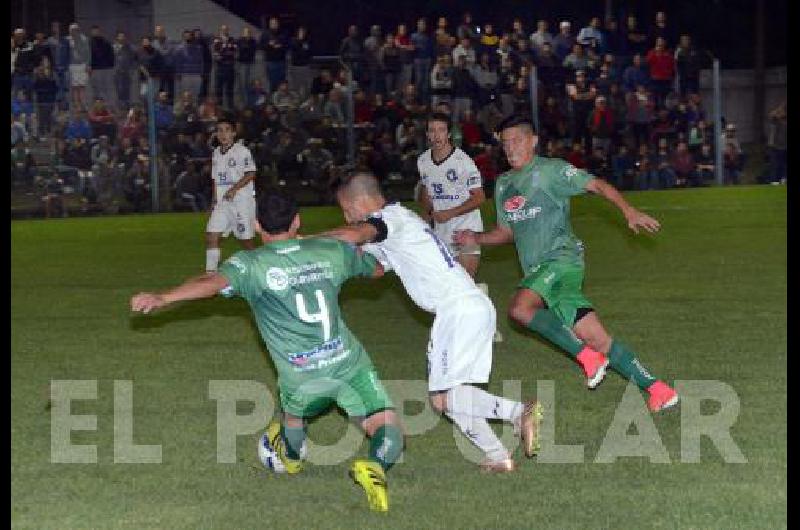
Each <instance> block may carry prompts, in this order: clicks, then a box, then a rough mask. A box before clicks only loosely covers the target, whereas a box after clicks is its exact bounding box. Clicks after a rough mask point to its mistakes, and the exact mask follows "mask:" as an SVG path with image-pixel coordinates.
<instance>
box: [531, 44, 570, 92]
mask: <svg viewBox="0 0 800 530" xmlns="http://www.w3.org/2000/svg"><path fill="white" fill-rule="evenodd" d="M536 69H537V71H538V73H539V79H540V80H541V81H542V83H543V84H544V85H545V86H546V87H547V88H548V90H550V91H551V92H556V91H558V92H560V91H561V90H563V89H564V85H563V78H564V76H563V71H564V69H563V68H562V66H561V62H558V59H557V58H556V56H555V55H553V50H552V48H551V46H550V44H549V43H544V45H543V46H542V52H541V53H540V54H539V57H538V59H537V60H536Z"/></svg>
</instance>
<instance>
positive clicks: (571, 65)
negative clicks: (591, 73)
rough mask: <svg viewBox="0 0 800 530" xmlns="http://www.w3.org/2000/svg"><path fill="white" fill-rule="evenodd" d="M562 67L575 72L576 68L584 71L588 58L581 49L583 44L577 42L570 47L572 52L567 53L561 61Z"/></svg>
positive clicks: (587, 65) (587, 64)
mask: <svg viewBox="0 0 800 530" xmlns="http://www.w3.org/2000/svg"><path fill="white" fill-rule="evenodd" d="M563 65H564V68H566V69H567V70H572V72H575V71H577V70H583V71H586V70H587V68H588V67H589V60H588V59H587V57H586V54H585V53H584V51H583V46H582V45H580V44H578V43H577V42H576V43H575V45H574V46H573V47H572V53H570V54H569V55H567V56H566V57H565V58H564V61H563Z"/></svg>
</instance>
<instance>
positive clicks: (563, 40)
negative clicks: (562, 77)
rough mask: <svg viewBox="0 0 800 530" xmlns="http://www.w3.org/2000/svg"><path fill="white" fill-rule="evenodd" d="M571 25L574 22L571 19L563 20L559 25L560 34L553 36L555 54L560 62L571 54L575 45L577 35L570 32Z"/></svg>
mask: <svg viewBox="0 0 800 530" xmlns="http://www.w3.org/2000/svg"><path fill="white" fill-rule="evenodd" d="M571 27H572V24H570V23H569V21H567V20H564V21H562V22H561V24H560V25H559V30H560V32H559V34H558V35H556V36H555V37H554V38H553V55H555V57H556V60H557V61H558V63H559V64H563V63H564V59H566V58H567V55H569V54H570V52H571V51H572V50H573V47H574V46H575V37H574V36H573V35H572V33H570V29H571Z"/></svg>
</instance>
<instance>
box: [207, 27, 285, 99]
mask: <svg viewBox="0 0 800 530" xmlns="http://www.w3.org/2000/svg"><path fill="white" fill-rule="evenodd" d="M236 52H237V46H236V41H235V40H234V39H233V37H231V36H230V35H229V34H228V26H225V25H222V26H220V31H219V35H218V36H217V38H215V39H214V45H213V46H212V57H213V58H214V62H215V63H216V68H217V74H216V77H217V79H216V95H217V101H219V102H220V104H221V105H222V106H223V107H226V108H227V109H228V110H232V109H233V108H234V101H233V90H234V83H235V80H236ZM268 64H269V63H268ZM272 86H273V87H274V88H277V84H275V85H272ZM274 88H273V89H274ZM223 95H224V96H225V99H224V100H223ZM226 103H227V105H226Z"/></svg>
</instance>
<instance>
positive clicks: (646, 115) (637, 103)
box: [628, 84, 655, 149]
mask: <svg viewBox="0 0 800 530" xmlns="http://www.w3.org/2000/svg"><path fill="white" fill-rule="evenodd" d="M654 106H655V105H654V104H653V100H652V98H651V97H650V94H649V93H648V92H647V89H646V88H645V87H644V85H642V84H639V85H636V92H635V93H629V94H628V123H629V124H630V126H631V132H632V133H633V138H634V143H635V145H636V147H637V149H638V148H639V147H640V146H641V145H642V144H646V143H648V142H649V140H650V123H651V122H652V121H653V108H654Z"/></svg>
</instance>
